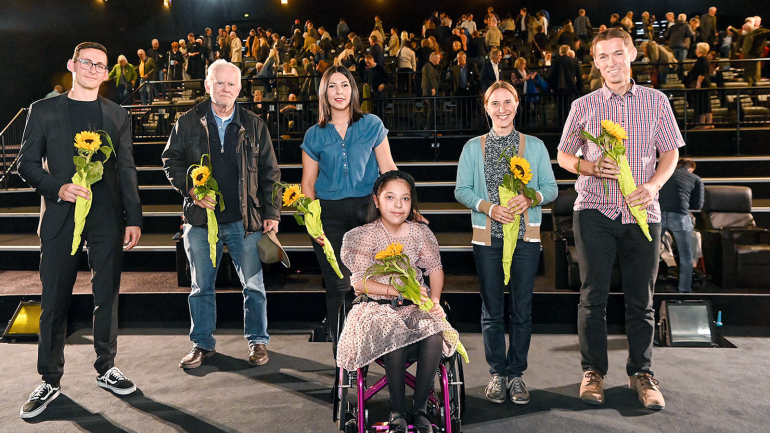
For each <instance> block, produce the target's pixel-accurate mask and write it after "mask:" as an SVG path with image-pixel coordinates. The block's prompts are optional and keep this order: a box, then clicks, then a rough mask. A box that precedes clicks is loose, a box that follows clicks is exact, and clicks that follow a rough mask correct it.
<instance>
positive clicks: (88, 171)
mask: <svg viewBox="0 0 770 433" xmlns="http://www.w3.org/2000/svg"><path fill="white" fill-rule="evenodd" d="M102 136H103V137H104V139H105V140H107V146H102V140H101V137H102ZM75 147H76V148H77V149H78V154H77V155H76V156H73V157H72V160H73V161H74V163H75V174H74V175H73V176H72V183H74V184H75V185H79V186H84V187H86V188H87V189H88V192H89V193H90V192H91V185H93V184H95V183H96V182H99V181H100V180H102V174H104V163H105V162H107V160H108V159H110V156H111V155H112V154H113V153H115V148H114V147H113V146H112V140H111V139H110V136H109V135H108V134H107V133H106V132H104V131H96V132H93V131H81V132H78V133H77V134H76V135H75ZM96 152H102V153H104V162H102V161H91V159H92V158H93V157H94V155H95V154H96ZM90 211H91V200H89V199H85V198H83V197H80V196H78V197H77V200H75V232H74V235H73V237H72V252H71V253H70V255H75V253H76V252H77V250H78V247H79V246H80V239H81V237H82V235H83V228H84V227H85V225H86V217H87V216H88V213H89V212H90Z"/></svg>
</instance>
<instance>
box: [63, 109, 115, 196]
mask: <svg viewBox="0 0 770 433" xmlns="http://www.w3.org/2000/svg"><path fill="white" fill-rule="evenodd" d="M67 106H68V108H69V115H70V131H71V133H72V143H73V146H72V154H73V156H75V155H77V154H78V152H77V148H76V147H75V146H74V143H75V135H77V134H78V133H80V132H82V131H92V132H96V131H99V130H102V129H104V125H103V122H102V106H101V104H100V103H99V100H98V99H97V100H94V101H76V100H74V99H70V98H67ZM110 138H113V137H110ZM101 140H102V146H108V145H109V144H108V143H107V140H106V139H105V138H104V137H101ZM114 157H115V155H112V156H110V160H109V161H108V163H107V164H106V166H105V167H104V168H105V171H107V170H114V167H115V164H114ZM91 161H102V162H104V153H102V152H99V151H97V152H96V154H94V156H93V157H92V158H91ZM91 194H92V197H91V198H92V200H93V201H92V202H91V207H95V206H96V207H98V206H101V205H104V204H106V203H107V202H108V200H111V198H110V192H109V189H108V188H107V184H106V182H104V181H102V180H100V181H98V182H96V183H94V184H93V185H91Z"/></svg>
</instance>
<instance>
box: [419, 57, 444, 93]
mask: <svg viewBox="0 0 770 433" xmlns="http://www.w3.org/2000/svg"><path fill="white" fill-rule="evenodd" d="M440 85H441V76H440V75H439V72H438V69H437V68H436V66H434V65H433V63H431V62H428V63H426V64H425V66H423V67H422V95H423V96H433V93H432V92H431V90H433V89H436V96H438V89H439V86H440Z"/></svg>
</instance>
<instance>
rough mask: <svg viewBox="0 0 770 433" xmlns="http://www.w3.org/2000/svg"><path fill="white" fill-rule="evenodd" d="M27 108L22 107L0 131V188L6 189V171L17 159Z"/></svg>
mask: <svg viewBox="0 0 770 433" xmlns="http://www.w3.org/2000/svg"><path fill="white" fill-rule="evenodd" d="M28 112H29V109H27V108H22V109H21V110H19V112H18V113H16V115H15V116H13V119H11V121H10V122H9V123H8V125H6V127H5V128H3V131H2V132H0V152H2V156H1V157H0V188H2V189H8V173H11V172H12V171H13V168H14V167H15V166H16V164H17V163H18V161H19V150H21V141H22V139H23V137H24V126H25V125H26V124H27V114H28Z"/></svg>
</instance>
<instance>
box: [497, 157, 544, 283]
mask: <svg viewBox="0 0 770 433" xmlns="http://www.w3.org/2000/svg"><path fill="white" fill-rule="evenodd" d="M508 149H510V148H508ZM506 150H507V149H506ZM503 158H505V159H506V160H507V161H508V167H509V169H510V173H506V174H505V176H503V181H502V182H501V183H500V185H498V186H497V189H498V192H499V194H500V205H501V206H505V205H506V204H507V203H508V202H509V201H510V200H511V199H512V198H514V197H516V196H517V195H519V194H524V195H525V196H526V197H528V198H530V199H532V205H533V206H536V205H537V204H538V200H537V193H536V192H535V190H534V189H532V188H530V187H528V186H527V184H528V183H529V181H530V180H532V169H531V167H530V165H529V161H527V160H526V159H524V158H522V157H520V156H514V157H509V156H508V155H506V152H503V153H502V155H500V161H502V160H503ZM520 225H521V215H515V216H514V217H513V221H512V222H510V223H508V224H503V272H504V273H505V281H504V283H505V284H508V281H509V280H510V279H511V262H512V261H513V252H514V250H516V243H517V242H518V240H519V227H520Z"/></svg>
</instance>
